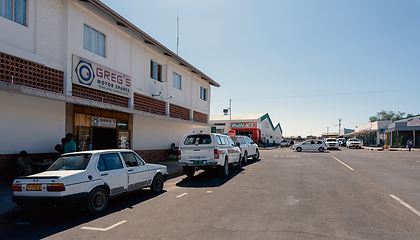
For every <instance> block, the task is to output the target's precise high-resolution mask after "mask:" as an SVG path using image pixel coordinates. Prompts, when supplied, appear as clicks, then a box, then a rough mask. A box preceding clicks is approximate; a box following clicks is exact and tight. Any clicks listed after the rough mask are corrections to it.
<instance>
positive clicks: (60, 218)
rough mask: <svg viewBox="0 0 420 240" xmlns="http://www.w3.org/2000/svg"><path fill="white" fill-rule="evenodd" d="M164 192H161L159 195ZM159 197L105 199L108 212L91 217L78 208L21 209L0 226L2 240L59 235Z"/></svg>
mask: <svg viewBox="0 0 420 240" xmlns="http://www.w3.org/2000/svg"><path fill="white" fill-rule="evenodd" d="M163 193H165V191H163V192H162V193H160V194H163ZM160 194H155V193H152V192H151V191H150V190H149V189H147V188H145V189H142V190H139V191H136V192H132V193H128V194H125V195H122V196H119V197H115V198H111V199H109V205H108V209H107V210H106V211H105V212H104V213H102V214H96V215H93V214H91V213H90V212H89V211H83V212H82V211H81V210H79V209H78V208H57V209H39V208H38V209H24V210H20V211H16V212H14V213H11V214H9V215H8V216H7V219H5V221H6V222H2V223H1V224H0V236H2V237H1V238H2V239H41V238H46V237H49V236H52V235H54V234H57V233H60V232H63V231H65V230H68V229H70V228H74V227H76V226H79V225H83V224H85V223H88V222H91V221H93V220H95V219H98V218H101V217H104V216H106V215H108V214H112V213H115V212H119V211H122V210H124V209H127V208H130V209H131V208H133V207H134V206H135V205H137V204H140V203H142V202H145V201H147V200H149V199H152V198H155V197H157V196H158V195H160Z"/></svg>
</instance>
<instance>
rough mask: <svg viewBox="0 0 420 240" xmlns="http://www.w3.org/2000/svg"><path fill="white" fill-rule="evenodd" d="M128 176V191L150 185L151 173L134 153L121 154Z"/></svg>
mask: <svg viewBox="0 0 420 240" xmlns="http://www.w3.org/2000/svg"><path fill="white" fill-rule="evenodd" d="M121 156H122V158H123V159H124V162H125V165H126V170H127V175H128V190H130V191H131V190H134V189H140V188H143V187H146V186H148V185H150V180H151V176H150V175H151V173H150V170H149V168H148V166H147V165H146V164H145V163H144V161H143V160H142V159H140V157H138V156H137V155H136V154H135V153H133V152H121Z"/></svg>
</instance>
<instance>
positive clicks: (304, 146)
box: [293, 139, 327, 152]
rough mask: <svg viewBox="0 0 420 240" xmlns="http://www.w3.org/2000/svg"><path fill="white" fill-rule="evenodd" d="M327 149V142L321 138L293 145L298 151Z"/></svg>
mask: <svg viewBox="0 0 420 240" xmlns="http://www.w3.org/2000/svg"><path fill="white" fill-rule="evenodd" d="M325 149H327V145H325V142H324V141H322V140H320V139H311V140H306V141H304V142H302V143H300V144H295V145H293V150H296V151H297V152H301V151H320V152H324V151H325Z"/></svg>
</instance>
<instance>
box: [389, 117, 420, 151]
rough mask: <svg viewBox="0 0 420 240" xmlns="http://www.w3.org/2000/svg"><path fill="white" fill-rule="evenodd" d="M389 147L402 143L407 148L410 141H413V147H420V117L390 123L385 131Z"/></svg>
mask: <svg viewBox="0 0 420 240" xmlns="http://www.w3.org/2000/svg"><path fill="white" fill-rule="evenodd" d="M385 133H386V136H387V140H388V145H389V146H397V143H401V144H402V146H405V145H406V143H407V141H408V139H411V140H412V141H413V146H415V147H419V146H420V115H417V116H414V117H410V118H405V119H401V120H398V121H394V122H393V123H390V124H389V125H388V127H387V129H386V130H385Z"/></svg>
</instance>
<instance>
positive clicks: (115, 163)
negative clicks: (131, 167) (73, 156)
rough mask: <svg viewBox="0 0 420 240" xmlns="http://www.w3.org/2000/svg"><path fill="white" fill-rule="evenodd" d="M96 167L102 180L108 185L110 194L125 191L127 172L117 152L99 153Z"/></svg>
mask: <svg viewBox="0 0 420 240" xmlns="http://www.w3.org/2000/svg"><path fill="white" fill-rule="evenodd" d="M97 169H98V170H99V172H100V175H101V178H102V180H103V181H104V182H105V183H106V184H107V185H108V186H109V188H110V190H111V193H110V195H115V194H118V193H121V192H124V191H127V186H128V174H127V170H126V169H125V167H124V164H123V163H122V161H121V158H120V155H119V154H118V153H106V154H100V156H99V160H98V165H97Z"/></svg>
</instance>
